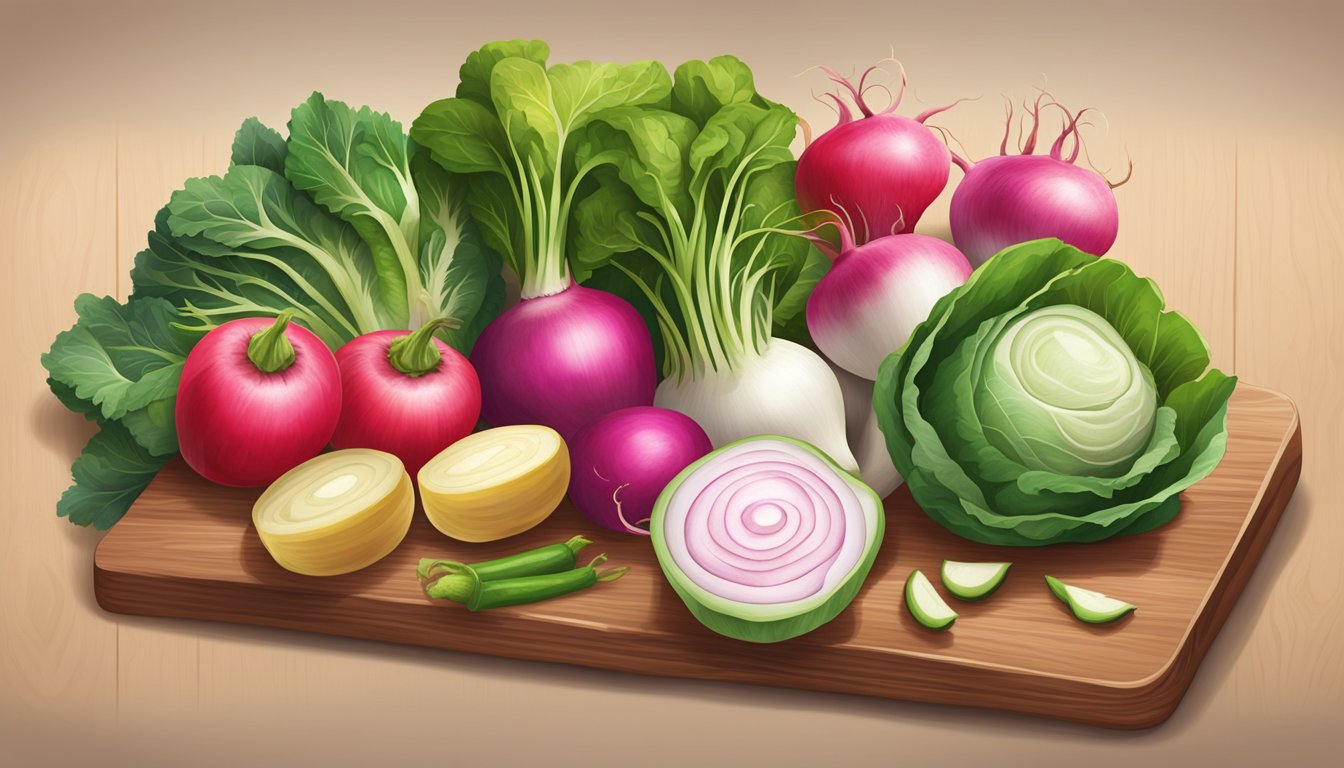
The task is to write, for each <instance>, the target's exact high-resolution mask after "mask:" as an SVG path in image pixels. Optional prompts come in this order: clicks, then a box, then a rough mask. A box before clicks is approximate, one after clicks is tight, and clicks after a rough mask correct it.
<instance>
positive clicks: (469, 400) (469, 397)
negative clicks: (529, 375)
mask: <svg viewBox="0 0 1344 768" xmlns="http://www.w3.org/2000/svg"><path fill="white" fill-rule="evenodd" d="M450 326H451V321H448V320H444V319H438V320H431V321H430V322H428V323H426V324H425V325H423V326H421V327H420V329H419V330H417V331H415V332H414V333H410V334H407V333H406V331H375V332H373V333H366V334H364V335H363V336H360V337H358V338H355V339H353V340H351V341H349V342H347V343H346V345H345V346H343V347H341V348H340V350H339V351H337V352H336V362H337V363H338V364H339V365H340V369H341V386H342V388H343V390H344V392H345V403H344V405H342V407H341V420H340V423H339V424H338V425H337V426H336V434H334V435H332V437H331V444H332V446H334V447H336V448H374V449H377V450H380V451H386V452H388V453H390V454H392V455H394V456H396V457H397V458H399V459H401V463H402V464H404V465H406V472H407V473H408V474H410V476H411V477H415V473H416V472H418V471H420V467H421V466H423V465H424V463H425V462H427V461H429V460H430V459H432V458H434V456H435V455H436V454H438V453H439V451H442V450H443V449H444V448H447V447H448V446H450V445H452V444H453V443H455V442H457V441H458V440H461V439H462V438H464V437H466V436H467V435H469V434H471V430H472V429H474V428H475V427H476V422H477V420H478V419H479V418H480V414H481V383H480V381H479V380H478V379H477V378H476V371H475V370H473V369H472V367H471V363H468V362H467V359H466V358H465V357H463V356H462V355H461V353H459V352H458V351H457V350H455V349H453V348H452V347H450V346H448V345H447V344H445V343H443V342H442V341H440V340H438V339H436V338H434V332H435V331H437V330H438V329H440V328H444V327H450Z"/></svg>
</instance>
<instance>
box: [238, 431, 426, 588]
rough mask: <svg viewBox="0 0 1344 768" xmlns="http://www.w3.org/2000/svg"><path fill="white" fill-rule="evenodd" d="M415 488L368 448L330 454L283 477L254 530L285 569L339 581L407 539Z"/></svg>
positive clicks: (395, 465) (385, 456) (263, 502)
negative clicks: (336, 578) (339, 576)
mask: <svg viewBox="0 0 1344 768" xmlns="http://www.w3.org/2000/svg"><path fill="white" fill-rule="evenodd" d="M414 512H415V490H414V488H413V487H412V486H411V478H410V476H409V475H407V474H406V470H405V468H404V467H403V466H402V464H401V460H400V459H398V458H397V457H396V456H393V455H392V454H390V453H384V452H382V451H375V450H372V449H369V448H351V449H348V450H344V451H332V452H331V453H326V454H322V455H321V456H317V457H315V458H312V459H309V460H308V461H305V462H304V463H302V464H300V465H299V466H297V467H295V468H293V469H291V470H290V471H288V472H286V473H285V474H283V475H281V476H280V478H279V479H277V480H276V481H275V482H274V483H272V484H271V486H270V487H269V488H267V489H266V490H265V492H263V493H262V494H261V497H260V498H258V499H257V502H256V504H255V505H253V507H252V524H253V525H254V526H256V529H257V534H258V535H259V536H260V537H261V543H262V545H263V546H265V547H266V551H267V552H270V553H271V557H273V558H275V561H276V562H277V563H279V564H280V565H281V566H282V567H283V568H285V569H286V570H290V571H294V572H295V573H302V574H305V575H307V576H335V575H337V574H342V573H350V572H351V571H357V570H359V569H361V568H365V567H367V566H369V565H372V564H373V563H376V562H378V561H379V560H381V559H383V558H384V557H386V556H387V555H388V553H390V552H391V551H392V550H394V549H396V548H397V545H398V544H400V543H401V540H402V539H403V538H405V536H406V531H407V529H409V528H410V525H411V515H412V514H413V513H414Z"/></svg>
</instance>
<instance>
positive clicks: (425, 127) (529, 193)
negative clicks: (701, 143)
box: [411, 40, 671, 298]
mask: <svg viewBox="0 0 1344 768" xmlns="http://www.w3.org/2000/svg"><path fill="white" fill-rule="evenodd" d="M549 56H550V49H549V48H548V47H547V45H546V44H545V43H543V42H541V41H540V40H505V41H500V42H496V43H490V44H488V45H485V46H484V47H482V48H481V49H480V50H478V51H475V52H473V53H472V54H471V55H469V56H468V57H467V60H466V62H465V63H463V65H462V68H461V71H460V81H459V83H458V86H457V96H456V97H455V98H450V99H442V100H440V101H436V102H434V103H432V104H430V105H429V106H427V107H425V109H424V111H423V112H422V113H421V115H420V117H418V118H416V120H415V123H414V124H413V125H412V126H411V136H412V138H414V139H415V141H416V142H418V143H419V144H421V145H422V146H424V147H425V148H426V149H428V150H429V151H430V154H431V156H432V157H433V158H434V160H435V161H437V162H438V163H439V164H440V165H442V166H443V167H444V168H446V169H448V170H449V171H452V172H453V173H455V174H462V179H463V182H464V183H465V185H466V186H467V188H468V190H469V193H468V202H467V204H468V206H469V208H470V210H471V213H472V217H473V218H474V219H475V220H476V221H477V223H478V224H479V226H480V228H481V231H482V233H483V234H484V236H485V239H486V242H487V243H488V244H489V245H490V246H491V247H492V248H494V249H495V250H497V251H499V252H500V253H501V254H503V255H504V259H505V260H506V261H507V262H508V264H509V267H510V268H511V269H513V271H514V273H515V274H517V275H518V278H519V282H520V283H521V284H522V295H523V297H524V298H531V297H534V296H546V295H550V294H553V293H557V292H559V291H560V290H563V289H564V288H565V287H566V286H568V285H569V284H570V281H571V279H573V278H574V276H573V275H572V274H571V273H570V268H569V265H568V262H567V260H566V255H567V254H566V251H567V245H568V239H569V238H568V234H569V224H570V221H571V211H572V208H573V206H574V205H575V203H576V202H577V201H578V200H581V199H582V198H583V197H584V196H586V195H589V194H592V192H593V190H594V189H595V188H596V181H595V180H594V179H591V178H589V174H590V172H591V171H592V170H593V168H594V167H595V166H596V165H597V163H594V162H578V161H576V157H575V150H576V148H577V147H578V146H579V145H580V143H581V142H582V141H583V137H584V136H585V135H586V134H587V133H588V131H589V130H590V126H591V125H592V123H593V122H594V121H595V120H598V119H600V118H601V116H603V115H605V114H608V113H610V112H611V111H613V110H626V109H629V110H636V111H637V110H638V109H639V108H640V107H644V106H647V105H654V104H659V103H662V102H666V100H667V97H668V91H669V89H670V87H671V84H670V83H669V82H668V77H667V71H666V70H665V69H664V68H663V65H662V64H659V63H658V62H656V61H640V62H635V63H633V64H625V65H621V64H598V63H595V62H591V61H579V62H575V63H573V64H555V65H552V66H550V67H547V66H546V60H547V58H548V57H549Z"/></svg>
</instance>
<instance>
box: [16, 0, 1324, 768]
mask: <svg viewBox="0 0 1344 768" xmlns="http://www.w3.org/2000/svg"><path fill="white" fill-rule="evenodd" d="M114 5H116V6H118V7H116V8H113V6H114ZM188 5H190V4H189V3H182V2H179V3H156V4H154V5H153V6H150V5H149V4H145V5H144V6H143V7H139V6H138V4H135V3H117V4H113V3H90V4H88V5H87V6H79V5H76V4H73V3H13V2H5V3H3V4H0V265H3V267H2V268H3V273H2V274H0V285H2V286H3V288H0V290H2V291H3V302H0V312H3V318H4V325H3V329H4V334H5V336H4V339H5V340H4V342H3V344H4V347H3V350H4V357H3V359H4V361H5V362H4V364H3V366H0V386H3V389H2V390H0V418H3V422H0V425H2V426H0V434H2V435H3V440H4V443H3V455H0V468H2V469H0V471H2V472H3V473H4V474H3V480H2V481H0V487H3V488H4V489H5V492H6V494H7V495H8V499H9V503H8V504H6V505H5V506H6V509H5V510H4V511H3V514H0V765H11V764H12V765H39V764H40V765H60V764H66V763H69V762H72V761H73V760H74V759H76V758H77V757H84V758H88V757H93V758H95V759H98V760H99V761H100V762H101V763H102V764H106V765H120V764H126V765H151V764H158V763H164V764H178V765H183V764H195V765H215V764H219V765H244V764H246V765H264V764H272V763H276V764H279V763H284V762H288V764H291V765H309V764H313V765H316V764H322V765H324V766H334V765H390V764H394V763H401V764H411V763H412V761H414V762H416V763H421V764H425V763H427V762H432V763H437V764H459V765H468V764H474V765H495V764H500V765H520V764H533V765H547V766H567V765H584V766H599V765H606V764H611V765H623V766H643V765H744V766H745V765H770V764H773V765H780V766H785V765H818V766H820V765H826V766H831V765H836V766H840V765H845V766H848V765H867V764H873V765H898V764H909V765H958V764H970V763H972V762H979V763H982V764H988V765H994V764H1005V763H1012V764H1020V765H1034V766H1045V765H1076V764H1079V763H1084V764H1087V765H1090V766H1097V767H1098V768H1100V766H1112V765H1123V766H1131V765H1163V764H1168V763H1171V764H1175V763H1177V762H1185V763H1188V764H1194V765H1213V764H1220V765H1262V764H1271V763H1272V764H1295V765H1326V764H1338V762H1337V761H1338V760H1339V759H1340V757H1339V756H1340V754H1342V753H1344V727H1341V726H1344V555H1342V554H1341V552H1342V551H1344V510H1341V505H1340V497H1341V495H1344V466H1342V465H1344V438H1341V431H1342V430H1344V396H1342V395H1341V392H1344V386H1342V385H1341V379H1342V378H1344V312H1341V309H1340V306H1339V303H1340V299H1341V283H1342V282H1344V130H1342V129H1341V125H1344V122H1341V121H1342V120H1344V108H1342V107H1341V100H1340V99H1339V96H1338V94H1339V89H1340V85H1339V80H1340V75H1341V74H1344V54H1341V49H1342V48H1344V45H1342V44H1341V43H1340V41H1339V40H1338V39H1337V38H1338V37H1339V32H1340V30H1341V29H1342V28H1344V13H1341V10H1340V4H1339V3H1325V4H1321V5H1319V6H1317V5H1314V4H1309V3H1300V2H1295V1H1294V0H1280V1H1279V2H1273V3H1265V4H1263V5H1260V4H1248V3H1212V2H1210V3H1201V4H1198V5H1195V4H1190V5H1183V4H1172V3H1161V4H1157V3H1154V4H1152V5H1151V7H1150V6H1147V5H1145V4H1143V3H1124V2H1108V3H1104V4H1101V5H1099V6H1098V7H1097V8H1096V9H1090V8H1089V7H1088V4H1087V3H1084V2H1078V1H1077V0H1075V1H1074V2H1042V3H1035V4H1033V3H1030V2H1021V3H1003V4H998V3H985V4H984V7H978V6H977V5H976V4H965V3H959V2H949V1H947V0H939V1H938V2H928V3H922V4H919V6H918V7H914V4H903V3H894V2H880V3H876V2H875V3H868V4H862V3H852V2H845V1H841V0H828V1H827V2H814V3H811V4H805V3H795V2H774V3H760V4H759V5H757V6H756V7H745V6H741V7H739V6H738V5H737V4H730V3H727V2H723V0H682V1H681V2H661V3H652V4H648V7H640V6H641V5H642V4H640V3H635V2H611V0H607V2H600V3H597V2H583V1H580V0H571V2H566V3H545V2H531V0H528V1H527V2H524V1H523V0H514V1H513V2H488V3H487V2H478V3H447V2H441V3H431V2H426V3H423V7H421V8H419V9H416V8H413V7H409V6H408V7H400V8H395V9H394V8H393V4H390V3H383V4H380V3H374V2H345V1H344V0H329V2H326V3H322V4H321V5H320V7H315V8H313V9H311V10H307V11H305V10H300V9H289V8H281V7H279V6H280V4H279V3H275V2H265V3H253V2H251V1H250V0H237V1H236V2H213V3H210V4H208V5H209V9H208V10H192V9H190V8H187V7H186V6H188ZM902 6H910V7H902ZM514 36H535V37H543V38H546V39H548V40H549V41H550V42H551V43H552V46H553V49H554V50H555V57H556V58H557V59H574V58H582V57H593V58H601V59H612V60H624V59H634V58H658V59H661V60H663V61H666V62H676V61H680V60H682V59H685V58H690V57H703V56H709V55H713V54H716V53H722V52H733V53H737V54H738V55H740V56H742V57H743V58H745V59H747V60H748V61H749V63H751V64H752V65H753V67H754V68H755V70H756V72H757V75H758V79H759V84H760V86H761V89H762V90H763V91H764V92H765V93H766V94H768V95H770V96H772V97H774V98H776V99H779V100H782V101H785V102H787V103H790V104H791V105H793V106H794V107H795V108H797V109H798V110H799V111H800V112H801V113H802V114H804V116H805V117H807V119H809V121H811V122H812V123H813V124H814V125H818V126H824V125H828V124H829V123H828V116H827V115H826V112H825V110H824V109H823V108H822V107H820V106H818V105H817V104H816V103H815V102H812V101H811V100H810V99H809V90H810V89H814V88H820V86H821V84H822V83H821V79H820V77H819V75H818V74H817V73H815V72H813V73H810V74H806V75H803V76H802V77H795V74H796V73H798V72H801V71H802V70H804V69H806V68H807V67H808V66H810V65H813V64H819V63H826V64H830V65H833V66H836V67H838V68H840V69H842V70H843V69H850V68H852V67H855V66H859V65H862V64H865V63H867V62H868V61H870V60H875V59H878V58H881V57H882V56H885V55H886V54H887V53H888V51H889V48H890V47H892V46H894V47H895V51H896V53H897V55H899V56H900V57H901V58H902V59H903V60H904V62H905V64H906V66H907V69H908V70H909V72H910V76H911V79H912V84H913V85H914V86H915V87H916V90H915V91H914V93H913V94H912V97H911V101H912V102H913V101H914V100H915V99H914V98H913V97H914V96H917V97H918V100H919V101H920V102H923V103H924V104H925V105H927V104H929V103H932V102H942V101H947V100H951V99H952V98H955V97H958V96H975V95H983V96H984V98H983V99H981V100H980V101H977V102H972V103H968V104H965V105H962V106H961V107H958V108H957V109H956V110H954V111H953V112H952V113H951V114H950V115H948V116H947V117H946V119H944V120H942V124H944V125H946V126H947V127H949V128H951V129H952V130H953V131H954V132H955V133H956V135H957V136H958V138H960V139H961V140H962V141H963V142H964V143H965V144H966V145H967V147H968V148H969V150H970V153H971V154H972V155H973V156H983V155H985V154H988V153H990V152H991V151H993V150H994V149H995V148H996V147H997V145H998V139H997V137H998V133H999V131H1000V127H1001V103H1000V101H999V94H1001V93H1009V94H1016V95H1018V96H1019V97H1020V96H1023V95H1026V94H1028V93H1029V92H1030V89H1031V87H1032V86H1035V85H1038V84H1040V83H1041V82H1042V75H1041V73H1045V74H1047V75H1048V76H1049V80H1048V82H1049V86H1050V88H1051V89H1052V90H1053V91H1054V93H1055V94H1056V95H1057V96H1058V97H1059V98H1061V99H1063V100H1065V101H1067V102H1069V103H1072V104H1075V105H1090V106H1097V107H1102V108H1104V110H1105V113H1106V116H1107V117H1108V118H1109V122H1110V132H1109V134H1106V133H1103V132H1102V131H1100V130H1098V131H1094V132H1093V134H1092V139H1091V147H1092V150H1093V158H1094V160H1095V161H1096V162H1097V163H1098V164H1099V165H1102V166H1106V165H1111V166H1113V167H1123V157H1124V152H1125V150H1126V148H1127V149H1128V151H1129V153H1130V154H1131V155H1132V156H1133V158H1134V161H1135V171H1134V180H1133V181H1132V182H1131V183H1130V184H1128V185H1126V186H1124V187H1122V188H1121V189H1120V190H1119V192H1118V197H1119V200H1120V206H1121V218H1122V226H1121V236H1120V240H1119V242H1118V243H1117V244H1116V247H1115V249H1114V250H1113V251H1112V255H1115V256H1118V257H1120V258H1123V259H1126V260H1127V261H1129V262H1130V263H1131V264H1132V265H1133V266H1134V267H1135V268H1136V270H1138V271H1139V272H1140V273H1146V274H1148V275H1151V276H1152V277H1154V278H1155V279H1157V281H1158V282H1159V283H1160V284H1161V285H1162V287H1163V289H1164V291H1165V292H1166V295H1167V298H1168V301H1169V304H1170V305H1172V306H1174V307H1177V308H1179V309H1181V310H1183V311H1185V312H1186V313H1188V314H1189V315H1190V316H1191V317H1192V318H1193V319H1194V321H1195V322H1196V323H1197V324H1198V325H1199V327H1200V328H1202V329H1203V330H1204V332H1205V334H1206V335H1207V337H1208V339H1209V341H1210V343H1211V344H1212V346H1213V348H1214V358H1215V362H1216V363H1217V364H1219V365H1221V366H1222V367H1224V368H1225V369H1226V370H1230V371H1233V372H1235V373H1237V374H1239V375H1240V376H1242V377H1243V378H1244V379H1245V380H1247V381H1251V382H1254V383H1256V384H1261V385H1265V386H1269V387H1274V388H1277V389H1280V390H1282V391H1284V392H1287V393H1289V394H1290V395H1291V396H1292V397H1293V398H1294V399H1295V400H1296V401H1297V403H1298V405H1299V407H1300V408H1301V415H1302V423H1303V431H1304V436H1305V441H1304V443H1305V451H1306V461H1305V467H1304V469H1303V473H1302V480H1301V485H1300V486H1299V488H1298V491H1297V495H1296V497H1295V499H1294V500H1293V502H1292V504H1291V505H1290V506H1289V508H1288V510H1287V512H1286V513H1285V515H1284V518H1283V521H1282V523H1281V524H1280V525H1279V529H1278V532H1277V533H1276V534H1275V537H1274V540H1273V541H1272V542H1271V544H1270V546H1269V549H1268V551H1267V552H1266V554H1265V557H1264V559H1263V561H1262V562H1261V564H1260V566H1259V569H1258V570H1257V571H1256V573H1255V575H1254V577H1253V579H1252V580H1251V583H1250V585H1249V587H1248V588H1247V589H1246V592H1245V594H1244V595H1243V596H1242V598H1241V601H1240V604H1239V605H1238V606H1237V608H1236V609H1235V611H1234V612H1233V614H1232V617H1231V619H1230V620H1229V621H1228V623H1227V625H1226V627H1225V628H1224V629H1223V631H1222V634H1221V636H1220V637H1219V638H1218V640H1217V642H1216V643H1215V644H1214V646H1213V649H1212V651H1211V652H1210V654H1209V656H1208V658H1207V660H1206V661H1205V662H1204V665H1203V668H1202V669H1201V670H1200V672H1199V675H1198V676H1197V677H1196V679H1195V682H1194V685H1193V687H1192V688H1191V689H1190V692H1189V694H1188V696H1187V697H1186V700H1185V702H1184V703H1183V704H1182V706H1181V708H1180V709H1179V710H1178V711H1177V712H1176V714H1175V716H1174V717H1173V718H1172V719H1171V720H1170V721H1168V722H1167V723H1166V724H1165V725H1163V726H1161V727H1159V728H1156V729H1154V730H1150V731H1147V732H1141V733H1110V732H1103V731H1098V730H1095V729H1090V728H1086V727H1082V726H1072V725H1064V724H1058V723H1051V722H1045V721H1038V720H1032V719H1028V718H1023V717H1016V716H1009V715H998V714H989V713H984V712H977V711H970V710H964V709H952V708H940V707H934V706H924V705H914V704H902V703H893V702H886V701H875V700H866V699H861V698H850V697H840V696H831V695H821V694H808V693H802V692H788V691H779V690H764V689H754V688H749V687H741V686H734V685H726V684H711V683H701V682H683V681H672V680H661V679H653V678H640V677H634V676H627V675H619V674H610V673H601V672H594V671H588V670H580V669H571V668H565V667H560V666H550V665H541V664H532V663H521V662H510V661H506V660H499V659H491V658H482V657H476V656H469V655H460V654H452V653H437V652H428V651H423V650H415V649H409V648H402V647H396V646H389V645H379V644H374V643H365V642H355V641H344V640H338V639H331V638H322V637H313V636H307V635H302V634H296V633H287V632H278V631H263V630H255V629H247V628H241V627H231V626H222V625H211V624H204V623H191V622H172V621H152V620H142V619H135V618H130V617H121V616H113V615H110V614H106V613H103V612H102V611H101V610H99V608H98V607H97V606H96V605H95V603H94V601H93V596H92V587H91V580H90V577H91V572H92V571H91V558H92V553H93V548H94V546H95V544H96V542H97V540H98V535H97V533H96V532H94V531H91V530H84V529H80V528H76V527H73V526H71V525H69V524H67V523H65V522H64V521H61V520H58V519H56V517H55V515H54V506H55V502H56V499H57V497H58V496H59V494H60V492H61V490H62V489H64V488H65V486H66V484H67V482H68V468H69V464H70V462H71V460H72V459H73V458H74V457H75V455H76V454H77V453H78V451H79V449H80V448H81V446H82V445H83V442H84V440H85V439H87V437H88V435H89V427H88V426H86V425H85V424H84V423H82V422H81V420H80V419H79V418H78V417H76V416H74V415H72V414H69V413H67V412H65V411H64V410H62V409H61V407H60V406H59V405H58V404H57V403H56V401H55V399H54V398H52V397H51V396H50V395H49V394H48V392H47V391H46V388H45V386H44V385H43V378H44V374H43V372H42V370H41V368H40V366H39V365H38V355H39V353H40V352H42V351H44V350H45V349H46V348H47V346H48V344H49V343H50V341H51V339H52V337H53V336H54V335H55V333H56V332H57V331H59V330H62V329H64V328H66V327H67V326H68V325H69V324H70V323H71V322H72V321H73V318H74V314H73V310H72V307H71V302H72V300H73V299H74V297H75V295H76V294H77V293H79V292H81V291H91V292H94V293H100V294H102V293H107V294H115V295H118V296H124V295H125V294H126V292H127V291H128V290H129V287H130V283H129V277H128V271H129V268H130V265H131V260H132V258H133V257H134V254H135V253H136V251H137V250H138V249H139V248H140V247H142V244H143V241H144V234H145V231H146V229H147V228H148V227H149V225H150V222H151V218H152V216H153V213H154V211H155V210H156V209H157V208H158V207H159V206H160V205H161V204H162V203H163V202H164V201H165V200H166V199H167V196H168V194H169V193H170V192H171V191H172V190H173V189H175V188H177V187H178V186H179V185H180V183H181V182H182V180H183V179H185V178H186V177H188V176H194V175H203V174H208V173H217V172H221V171H222V170H223V169H224V166H225V163H226V161H227V154H228V152H227V148H228V143H229V138H230V133H231V131H232V129H233V128H234V127H235V126H236V125H237V123H238V122H239V121H241V119H242V118H244V117H247V116H249V115H253V114H256V115H259V116H260V117H261V118H262V119H263V120H264V121H266V122H268V123H271V124H274V125H282V124H283V123H284V121H285V118H286V115H287V110H288V108H289V107H290V106H292V105H293V104H295V103H298V102H299V101H301V100H302V99H303V98H304V97H306V96H307V94H308V93H309V92H310V91H311V90H313V89H319V90H322V91H324V92H325V93H326V94H327V95H328V96H331V97H333V98H339V99H343V100H347V101H350V102H353V103H360V104H363V103H368V104H372V105H375V106H376V107H377V108H379V109H384V110H389V111H391V112H392V114H394V115H395V116H398V117H400V118H401V119H403V120H406V121H409V120H410V119H411V118H412V117H414V115H415V114H416V113H417V111H418V109H419V107H420V106H423V105H424V104H425V103H427V102H428V101H430V100H432V99H434V98H438V97H442V96H445V95H448V94H449V93H450V92H451V90H452V89H453V87H454V85H455V83H456V69H457V65H458V64H459V63H460V61H461V59H462V58H463V56H465V54H466V53H467V52H468V51H469V50H471V49H473V48H475V47H476V46H477V45H479V44H480V43H481V42H484V41H487V40H491V39H495V38H500V37H514ZM922 108H923V107H919V106H917V104H915V105H912V106H911V108H910V111H911V113H913V112H914V111H915V110H916V109H922ZM955 178H956V176H955V174H954V179H955ZM946 205H947V198H946V195H945V196H944V198H943V199H942V200H941V201H940V202H939V203H938V204H937V205H935V207H934V208H933V209H932V210H931V211H930V212H929V213H928V214H927V215H926V217H925V221H924V222H922V224H921V229H923V230H926V231H929V232H933V233H936V234H946V227H945V216H946Z"/></svg>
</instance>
